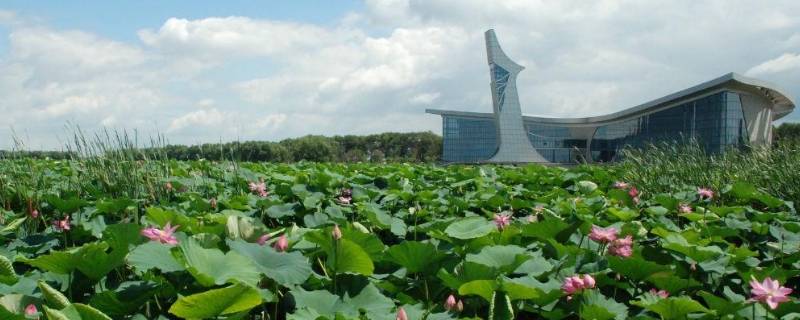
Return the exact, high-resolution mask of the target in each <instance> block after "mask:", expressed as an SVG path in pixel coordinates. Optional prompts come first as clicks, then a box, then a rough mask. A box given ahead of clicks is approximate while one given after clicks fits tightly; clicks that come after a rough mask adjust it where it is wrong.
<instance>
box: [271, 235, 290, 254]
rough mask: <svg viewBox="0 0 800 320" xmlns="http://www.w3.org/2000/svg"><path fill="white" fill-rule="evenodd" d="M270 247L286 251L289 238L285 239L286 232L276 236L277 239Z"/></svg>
mask: <svg viewBox="0 0 800 320" xmlns="http://www.w3.org/2000/svg"><path fill="white" fill-rule="evenodd" d="M272 247H273V248H275V251H278V252H284V251H286V249H288V248H289V240H288V239H286V234H285V233H284V234H282V235H281V237H280V238H278V241H275V243H274V244H273V245H272Z"/></svg>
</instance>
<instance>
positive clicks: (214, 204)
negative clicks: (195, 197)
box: [208, 198, 217, 210]
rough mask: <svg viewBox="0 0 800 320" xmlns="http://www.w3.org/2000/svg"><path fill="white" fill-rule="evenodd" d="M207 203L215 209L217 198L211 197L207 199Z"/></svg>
mask: <svg viewBox="0 0 800 320" xmlns="http://www.w3.org/2000/svg"><path fill="white" fill-rule="evenodd" d="M208 204H209V205H211V209H214V210H216V209H217V198H211V200H208Z"/></svg>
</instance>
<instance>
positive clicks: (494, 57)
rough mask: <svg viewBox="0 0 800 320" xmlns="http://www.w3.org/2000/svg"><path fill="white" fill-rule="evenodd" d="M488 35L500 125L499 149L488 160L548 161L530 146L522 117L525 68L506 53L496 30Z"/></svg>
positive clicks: (495, 102) (498, 122)
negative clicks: (520, 78) (521, 87)
mask: <svg viewBox="0 0 800 320" xmlns="http://www.w3.org/2000/svg"><path fill="white" fill-rule="evenodd" d="M484 35H485V37H486V56H487V58H488V62H489V71H490V77H491V84H490V86H491V89H492V105H493V107H494V116H495V122H496V127H497V137H498V141H499V143H498V147H497V152H496V153H495V154H494V156H492V157H491V158H490V159H489V160H488V162H505V163H521V162H540V163H546V162H548V161H547V160H545V159H544V157H542V155H540V154H539V153H538V152H536V149H534V148H533V145H531V142H530V139H528V133H527V132H526V131H525V125H524V123H523V120H522V109H521V108H520V103H519V96H518V95H517V74H519V72H520V71H522V70H523V69H525V67H523V66H521V65H519V64H517V63H516V62H514V61H512V60H511V59H510V58H509V57H508V56H506V54H505V52H503V49H502V48H500V43H499V42H498V41H497V35H495V33H494V30H493V29H489V30H487V31H486V33H485V34H484Z"/></svg>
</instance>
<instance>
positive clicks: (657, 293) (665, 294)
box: [650, 288, 669, 299]
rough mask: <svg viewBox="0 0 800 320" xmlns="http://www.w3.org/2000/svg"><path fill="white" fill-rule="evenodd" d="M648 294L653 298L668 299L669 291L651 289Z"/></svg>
mask: <svg viewBox="0 0 800 320" xmlns="http://www.w3.org/2000/svg"><path fill="white" fill-rule="evenodd" d="M650 293H651V294H653V295H655V296H658V297H661V298H663V299H666V298H669V291H667V290H656V289H655V288H653V289H650Z"/></svg>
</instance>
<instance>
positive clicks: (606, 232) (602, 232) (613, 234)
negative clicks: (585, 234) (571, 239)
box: [589, 225, 619, 243]
mask: <svg viewBox="0 0 800 320" xmlns="http://www.w3.org/2000/svg"><path fill="white" fill-rule="evenodd" d="M617 233H619V230H617V228H614V227H608V228H601V227H598V226H596V225H592V232H590V233H589V239H592V240H594V241H596V242H600V243H609V242H611V241H614V240H617Z"/></svg>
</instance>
